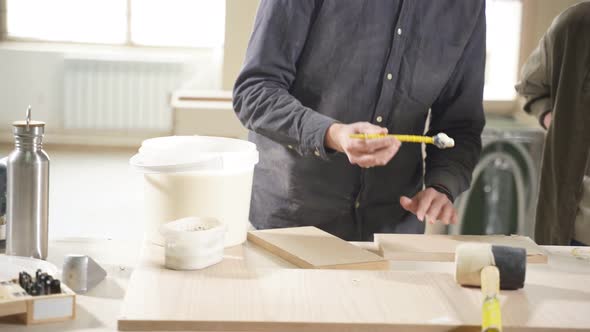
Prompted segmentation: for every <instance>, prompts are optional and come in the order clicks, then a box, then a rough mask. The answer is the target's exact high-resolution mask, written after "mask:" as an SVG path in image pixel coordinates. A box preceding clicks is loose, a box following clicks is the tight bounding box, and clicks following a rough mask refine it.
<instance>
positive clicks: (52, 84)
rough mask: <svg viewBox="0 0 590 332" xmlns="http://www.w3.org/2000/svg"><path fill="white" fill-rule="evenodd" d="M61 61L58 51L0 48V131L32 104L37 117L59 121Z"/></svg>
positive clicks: (49, 120)
mask: <svg viewBox="0 0 590 332" xmlns="http://www.w3.org/2000/svg"><path fill="white" fill-rule="evenodd" d="M62 69H63V61H62V57H61V55H60V54H59V53H54V52H30V51H18V50H6V49H0V128H1V129H0V131H1V132H4V131H7V130H10V128H9V126H10V124H11V123H12V122H13V121H15V120H22V119H24V116H25V111H26V108H27V105H29V104H31V105H32V106H33V107H34V108H33V112H34V118H35V119H36V120H41V121H46V122H47V123H48V124H52V125H58V124H59V123H60V112H59V109H60V106H61V96H62V93H61V92H62V89H61V85H62V74H61V72H62Z"/></svg>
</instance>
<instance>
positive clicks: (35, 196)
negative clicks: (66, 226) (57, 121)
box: [6, 106, 49, 259]
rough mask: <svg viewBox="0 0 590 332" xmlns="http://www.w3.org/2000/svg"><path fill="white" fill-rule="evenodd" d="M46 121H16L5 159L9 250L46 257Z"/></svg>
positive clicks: (7, 242)
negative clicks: (12, 146)
mask: <svg viewBox="0 0 590 332" xmlns="http://www.w3.org/2000/svg"><path fill="white" fill-rule="evenodd" d="M44 131H45V123H44V122H40V121H31V107H30V106H29V109H28V110H27V116H26V120H25V121H17V122H14V123H13V134H14V140H15V149H14V151H12V152H11V153H10V154H9V155H8V158H7V159H6V171H7V188H6V207H7V208H6V254H7V255H15V256H25V257H34V258H40V259H45V258H47V232H48V225H47V219H48V210H49V157H48V156H47V154H46V153H45V151H43V133H44Z"/></svg>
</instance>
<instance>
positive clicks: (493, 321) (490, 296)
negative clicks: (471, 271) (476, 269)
mask: <svg viewBox="0 0 590 332" xmlns="http://www.w3.org/2000/svg"><path fill="white" fill-rule="evenodd" d="M499 292H500V272H499V271H498V268H497V267H495V266H486V267H484V268H483V269H482V270H481V293H482V294H483V297H484V300H483V305H482V308H481V331H482V332H502V312H501V310H500V301H499V300H498V293H499Z"/></svg>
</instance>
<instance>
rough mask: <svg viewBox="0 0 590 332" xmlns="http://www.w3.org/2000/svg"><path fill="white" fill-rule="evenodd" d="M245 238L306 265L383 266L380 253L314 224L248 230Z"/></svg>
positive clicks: (292, 261) (322, 266)
mask: <svg viewBox="0 0 590 332" xmlns="http://www.w3.org/2000/svg"><path fill="white" fill-rule="evenodd" d="M248 241H250V242H252V243H255V244H257V245H259V246H260V247H262V248H264V249H266V250H268V251H270V252H272V253H273V254H275V255H277V256H279V257H281V258H283V259H285V260H286V261H288V262H291V263H293V264H295V265H297V266H299V267H301V268H306V269H348V270H384V269H388V268H389V262H388V261H387V260H385V259H384V258H383V257H381V256H379V255H377V254H375V253H372V252H369V251H367V250H364V249H362V248H359V247H358V246H355V245H353V244H350V243H348V242H346V241H344V240H342V239H340V238H338V237H336V236H334V235H332V234H330V233H327V232H324V231H322V230H321V229H319V228H316V227H293V228H279V229H267V230H260V231H251V232H248Z"/></svg>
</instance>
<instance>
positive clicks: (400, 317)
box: [118, 245, 590, 332]
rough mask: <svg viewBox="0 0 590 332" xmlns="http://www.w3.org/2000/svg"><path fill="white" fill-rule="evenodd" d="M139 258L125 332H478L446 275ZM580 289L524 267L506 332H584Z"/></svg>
mask: <svg viewBox="0 0 590 332" xmlns="http://www.w3.org/2000/svg"><path fill="white" fill-rule="evenodd" d="M245 251H247V250H245ZM143 253H144V257H143V258H142V259H141V262H140V265H139V266H138V267H137V268H136V269H135V271H134V272H133V275H132V276H131V279H130V281H129V286H128V289H127V294H126V295H125V299H124V301H123V304H122V312H121V317H120V318H119V320H118V328H119V329H120V330H122V331H158V330H166V331H179V330H185V331H186V330H197V331H265V332H267V331H286V332H300V331H301V332H303V331H328V332H331V331H333V332H336V331H338V332H341V331H346V332H352V331H357V332H369V331H370V332H385V331H450V330H454V331H477V330H478V326H479V323H480V317H481V311H480V308H481V300H482V299H481V292H480V290H479V289H477V288H464V287H460V286H459V285H457V284H456V283H455V281H454V278H453V274H452V273H435V272H416V271H358V270H322V269H317V270H314V269H289V268H255V267H251V266H250V267H249V266H248V262H247V261H246V260H242V259H240V258H239V257H237V256H236V255H228V256H226V258H225V259H224V261H222V262H221V263H219V264H217V265H214V266H212V267H210V268H207V269H205V270H201V271H190V272H186V271H185V272H182V271H173V270H166V269H163V268H162V266H163V249H162V248H159V247H156V246H153V245H152V246H148V247H146V248H144V251H143ZM449 265H451V264H449ZM587 284H588V277H587V275H586V274H582V273H577V274H576V273H564V272H561V271H544V272H539V271H535V269H531V271H528V272H527V280H526V285H525V288H524V289H521V290H517V291H505V292H502V293H501V295H500V301H501V305H502V314H503V319H504V326H505V330H506V331H566V330H568V331H587V330H588V326H590V315H588V312H590V288H589V287H588V286H587Z"/></svg>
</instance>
